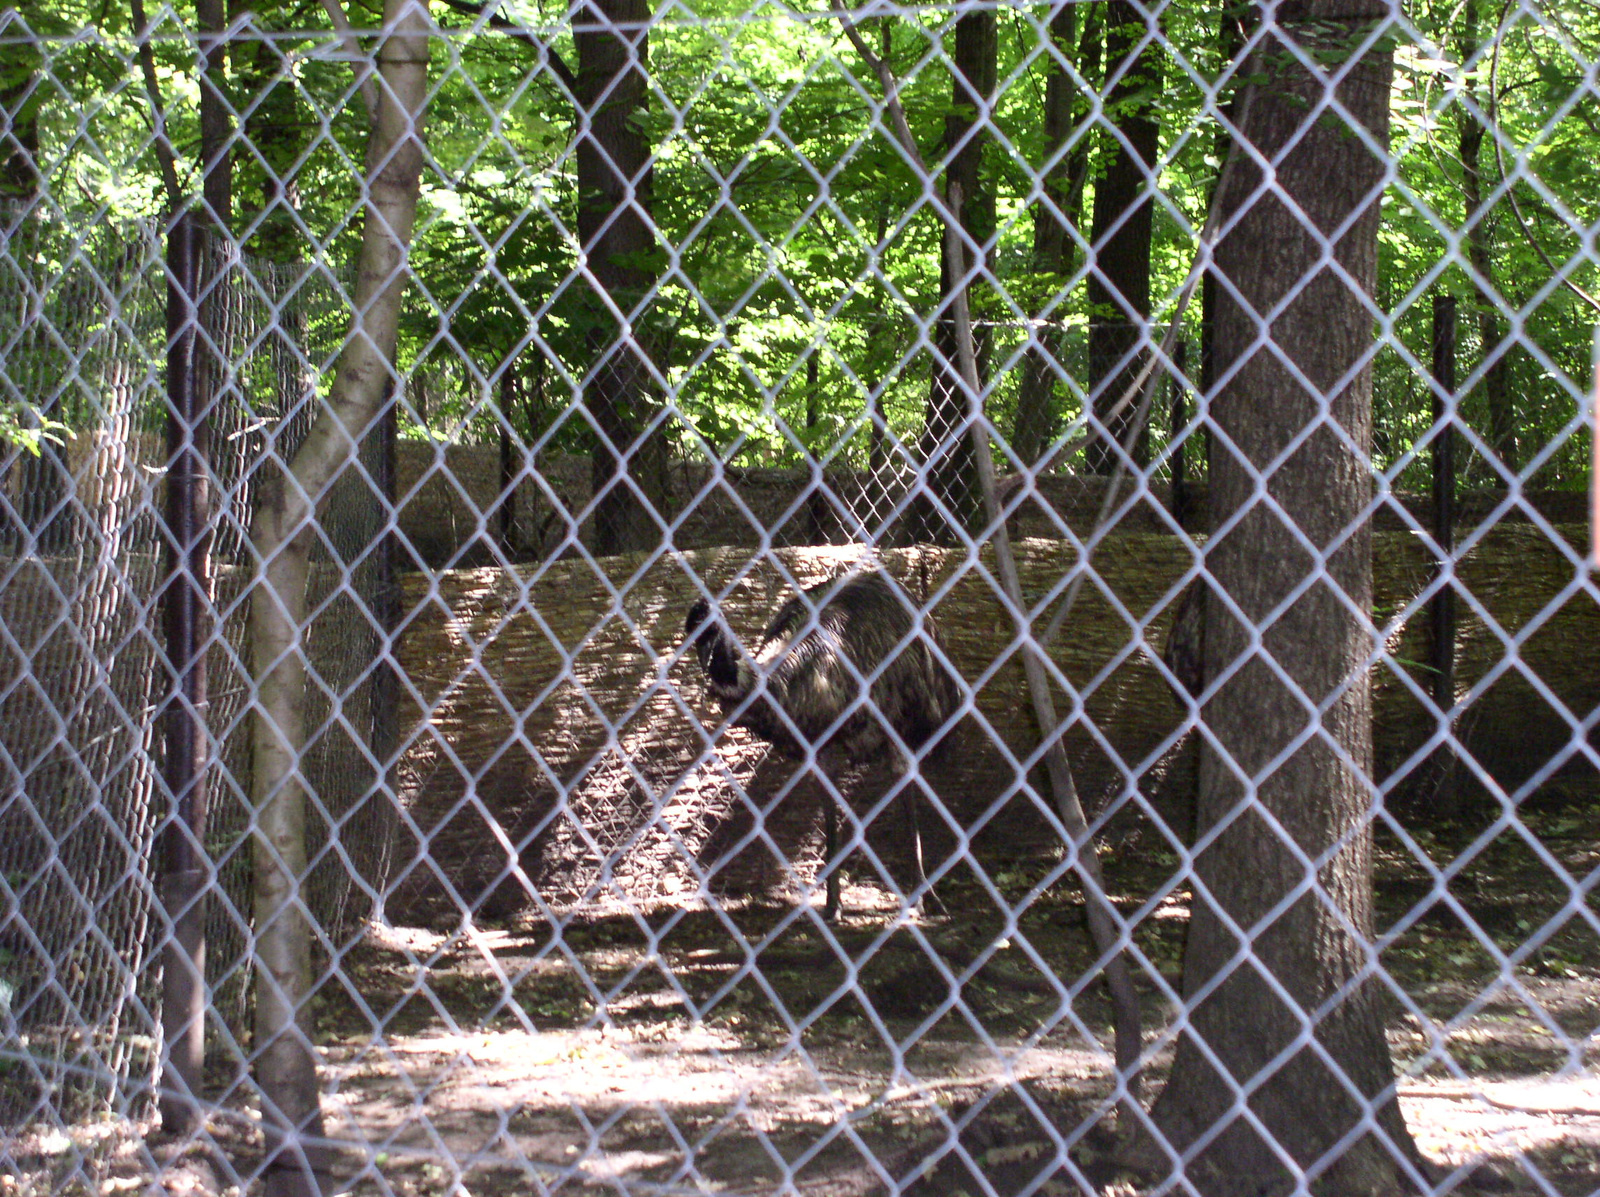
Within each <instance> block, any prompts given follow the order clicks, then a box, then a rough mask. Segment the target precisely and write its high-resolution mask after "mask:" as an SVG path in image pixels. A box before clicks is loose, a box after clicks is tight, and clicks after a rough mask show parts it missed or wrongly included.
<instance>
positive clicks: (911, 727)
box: [684, 572, 961, 919]
mask: <svg viewBox="0 0 1600 1197" xmlns="http://www.w3.org/2000/svg"><path fill="white" fill-rule="evenodd" d="M684 632H685V634H686V635H687V636H688V637H689V638H691V639H692V640H693V642H694V651H695V656H696V657H697V658H698V659H699V661H700V666H701V668H702V669H704V670H705V674H706V680H707V682H708V684H709V688H710V690H711V693H712V694H713V695H714V696H715V697H716V698H717V700H718V701H719V702H720V703H721V704H722V707H723V709H724V710H726V711H729V712H733V713H734V723H735V724H736V725H737V726H740V727H747V728H749V729H750V730H751V731H753V732H754V733H755V734H756V735H758V736H760V737H761V738H762V739H764V740H767V741H769V742H770V743H771V744H772V745H773V746H774V747H775V748H777V749H778V750H779V751H780V752H783V753H785V754H786V755H788V756H792V757H802V756H804V755H805V746H806V744H808V743H809V744H813V745H815V746H816V747H817V750H818V753H819V757H820V759H821V762H822V764H823V768H824V769H826V770H827V771H828V772H836V771H842V770H843V769H845V768H848V767H849V766H851V765H859V764H864V763H867V762H870V761H872V760H873V759H874V758H879V759H881V758H882V757H883V755H884V753H885V752H887V753H888V754H889V760H888V762H887V763H888V764H889V765H890V767H891V768H892V769H893V770H894V772H896V773H901V772H903V771H904V769H905V766H906V764H907V756H906V753H907V752H908V751H909V752H911V753H920V752H922V751H923V750H924V749H925V748H926V747H927V746H928V744H929V742H930V741H931V740H935V738H936V737H937V738H938V741H939V742H942V741H943V735H942V734H941V733H942V732H943V731H945V730H947V729H946V727H945V725H946V724H947V723H948V722H949V720H950V718H951V716H952V715H953V714H954V713H955V711H956V708H957V707H958V706H959V705H960V701H961V697H960V691H959V690H958V688H957V686H956V682H955V679H954V678H953V677H952V676H951V674H950V672H949V671H948V669H947V667H946V666H945V665H944V663H943V662H942V661H941V660H940V657H939V654H937V653H935V652H934V651H933V650H932V648H931V647H930V643H932V644H937V643H938V630H937V628H935V627H934V625H933V623H932V621H931V620H925V621H924V623H923V626H922V629H921V630H920V632H919V630H918V628H917V624H916V621H915V620H914V619H913V618H912V616H911V613H910V611H908V610H907V608H906V604H905V600H904V599H903V598H902V597H901V595H900V594H899V593H898V592H897V591H896V589H895V588H894V586H893V585H892V584H891V583H890V582H889V580H888V579H887V578H886V577H885V576H884V575H883V574H881V573H877V572H873V573H866V574H861V575H858V576H856V577H853V578H850V579H848V580H847V581H844V582H825V583H823V584H822V585H820V586H813V587H810V588H809V589H807V590H806V591H805V592H804V593H803V594H801V595H798V596H796V597H794V598H792V599H790V600H789V601H788V602H786V603H785V604H784V605H783V606H782V607H780V608H779V609H778V614H777V615H776V616H775V617H774V618H773V620H772V623H771V624H769V625H768V627H767V630H766V631H765V632H763V633H762V635H761V639H760V640H759V641H758V642H757V643H756V645H755V647H754V650H753V651H751V652H746V651H745V649H744V648H742V647H741V645H740V644H739V642H738V641H737V640H735V639H734V637H733V636H731V635H730V634H729V633H728V631H727V629H726V628H725V627H724V626H723V625H722V623H721V621H720V620H719V619H715V618H713V616H712V613H711V606H710V604H709V603H707V602H706V600H705V599H703V598H702V599H699V600H697V601H696V602H695V604H694V605H693V606H692V607H690V608H689V617H688V619H687V620H686V621H685V624H684ZM763 683H765V684H763ZM891 730H892V733H893V734H892V735H891V734H890V733H891ZM938 747H939V744H938V743H935V744H934V746H933V749H932V750H931V751H935V752H936V751H937V749H938ZM899 784H900V785H901V787H902V789H901V806H902V809H903V810H904V812H905V817H906V824H907V830H908V832H909V834H910V839H911V849H912V857H913V864H914V865H915V868H916V886H917V892H918V893H919V894H921V893H924V892H926V893H927V894H928V896H930V897H931V896H932V893H931V891H929V890H928V888H927V874H926V872H925V870H924V868H923V863H922V835H921V831H920V829H919V826H918V819H917V808H916V801H915V795H914V790H915V788H916V787H915V785H914V783H913V781H912V779H909V778H902V779H900V782H899ZM824 810H825V814H826V820H825V827H826V853H827V858H826V860H825V861H824V863H823V869H824V870H825V872H826V874H827V893H828V897H827V905H826V906H825V908H824V911H823V916H824V917H825V918H829V919H831V918H833V917H834V916H835V915H836V914H837V913H838V909H839V874H838V867H837V866H838V861H837V860H836V851H837V840H838V809H837V807H836V805H835V804H834V803H833V802H832V801H827V802H826V804H825V807H824ZM935 901H937V899H935Z"/></svg>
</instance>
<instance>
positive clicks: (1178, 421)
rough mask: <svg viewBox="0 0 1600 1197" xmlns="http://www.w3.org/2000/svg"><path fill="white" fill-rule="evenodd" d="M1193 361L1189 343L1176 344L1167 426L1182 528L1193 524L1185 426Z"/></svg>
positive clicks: (1174, 500) (1174, 503)
mask: <svg viewBox="0 0 1600 1197" xmlns="http://www.w3.org/2000/svg"><path fill="white" fill-rule="evenodd" d="M1188 361H1189V342H1187V341H1179V342H1178V343H1177V344H1176V345H1174V346H1173V347H1172V367H1173V374H1172V417H1171V422H1170V423H1169V424H1168V425H1167V428H1168V430H1169V434H1170V436H1171V438H1172V442H1173V443H1172V519H1173V521H1174V522H1175V523H1176V524H1177V525H1178V527H1180V528H1187V527H1188V526H1189V515H1190V511H1191V509H1192V508H1193V506H1194V495H1193V494H1192V493H1191V492H1190V490H1189V454H1188V448H1189V441H1188V438H1187V437H1185V438H1184V439H1182V440H1179V439H1178V438H1179V437H1182V436H1183V428H1184V425H1185V424H1187V423H1188V422H1189V389H1188V380H1187V371H1186V366H1187V364H1188Z"/></svg>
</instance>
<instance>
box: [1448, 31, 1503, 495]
mask: <svg viewBox="0 0 1600 1197" xmlns="http://www.w3.org/2000/svg"><path fill="white" fill-rule="evenodd" d="M1461 20H1462V22H1463V24H1462V30H1461V36H1460V38H1459V39H1457V42H1458V51H1457V52H1458V53H1459V54H1460V55H1461V61H1462V62H1466V61H1468V60H1469V59H1470V58H1472V57H1473V56H1474V55H1475V54H1477V52H1478V0H1467V3H1466V5H1465V6H1464V7H1463V9H1462V13H1461ZM1467 94H1468V95H1469V96H1472V98H1473V99H1474V101H1475V103H1474V105H1473V107H1472V108H1471V109H1469V108H1468V107H1467V106H1466V105H1464V104H1463V105H1457V107H1456V120H1457V122H1458V124H1457V132H1458V137H1459V142H1458V145H1459V150H1460V154H1461V196H1462V199H1463V200H1464V201H1465V206H1466V212H1465V214H1464V216H1463V219H1464V222H1465V224H1464V228H1465V230H1466V238H1467V260H1468V261H1469V262H1470V263H1471V264H1472V270H1473V274H1474V278H1473V280H1472V289H1473V295H1474V296H1475V298H1476V304H1475V306H1476V308H1477V322H1478V345H1479V352H1480V353H1481V354H1482V355H1483V360H1484V362H1485V363H1486V365H1485V367H1484V371H1483V383H1482V385H1483V398H1484V406H1485V407H1487V408H1488V413H1489V444H1490V446H1491V447H1492V448H1493V449H1494V451H1495V454H1496V455H1497V456H1498V457H1499V458H1500V463H1501V465H1503V466H1504V467H1505V468H1506V469H1508V470H1515V469H1516V468H1517V415H1516V408H1515V400H1514V398H1513V396H1512V394H1511V390H1510V387H1509V386H1508V385H1507V381H1508V380H1507V378H1506V352H1507V347H1506V346H1505V344H1504V341H1505V334H1504V333H1503V332H1502V331H1501V324H1500V312H1499V307H1498V300H1499V295H1500V292H1499V288H1498V287H1497V286H1496V284H1495V277H1494V254H1493V251H1492V247H1491V236H1490V232H1491V230H1490V221H1489V213H1488V212H1485V211H1484V207H1483V133H1484V129H1483V122H1482V119H1481V118H1480V117H1479V116H1478V113H1480V112H1482V111H1483V105H1482V101H1481V100H1480V99H1479V97H1478V96H1477V95H1476V92H1475V89H1474V88H1473V87H1472V86H1471V84H1470V83H1469V84H1468V87H1467ZM1494 480H1495V481H1496V482H1499V481H1500V477H1499V474H1498V473H1496V474H1495V475H1494Z"/></svg>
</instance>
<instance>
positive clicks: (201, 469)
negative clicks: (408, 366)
mask: <svg viewBox="0 0 1600 1197" xmlns="http://www.w3.org/2000/svg"><path fill="white" fill-rule="evenodd" d="M204 246H205V235H204V232H203V230H202V228H201V226H200V222H199V221H198V220H197V219H196V218H195V216H194V214H193V213H190V212H185V213H183V214H181V215H180V216H178V218H177V219H176V221H175V222H174V223H173V226H172V231H171V233H170V234H169V237H168V241H167V402H168V409H167V476H166V500H167V501H166V513H165V520H166V579H165V586H164V590H163V594H162V608H163V614H164V617H165V625H166V655H167V663H168V669H169V671H170V673H169V676H170V678H171V687H172V688H171V690H170V692H169V695H168V699H167V703H166V708H165V710H164V711H163V718H162V723H163V729H164V732H165V755H164V758H163V773H164V777H165V780H166V784H167V792H168V793H169V794H170V795H171V797H172V802H173V811H172V817H171V820H170V821H169V822H168V823H167V826H166V832H165V836H164V843H163V874H162V900H163V902H164V904H165V907H166V914H167V922H168V926H169V928H170V930H169V933H168V938H167V942H166V945H165V950H164V952H163V959H164V965H165V967H164V972H163V977H162V1003H161V1026H162V1033H163V1040H164V1048H163V1062H164V1064H165V1068H164V1070H163V1079H162V1086H161V1100H160V1109H161V1122H162V1126H163V1127H164V1128H166V1129H167V1130H168V1131H170V1132H173V1133H177V1134H183V1133H187V1132H188V1131H190V1130H192V1129H193V1128H194V1127H195V1125H196V1123H197V1121H198V1120H199V1116H200V1095H201V1093H202V1092H203V1089H204V1067H205V950H206V946H205V904H204V901H203V898H204V895H205V892H206V890H207V876H208V869H207V864H206V850H205V834H206V805H207V792H206V769H207V764H208V761H209V758H210V751H209V748H208V739H207V734H206V726H205V709H206V699H207V695H206V647H207V645H208V643H209V641H210V635H211V627H210V623H211V621H210V618H209V615H208V612H207V606H208V603H209V596H210V592H211V587H210V574H211V563H210V543H211V537H210V522H211V518H210V517H211V512H210V505H211V504H210V487H209V479H208V476H207V461H208V457H209V444H208V442H209V436H208V430H207V426H206V420H207V412H206V410H205V404H204V400H205V395H204V393H203V388H202V387H201V385H200V355H199V336H198V334H199V329H200V316H199V306H200V297H199V290H200V286H199V284H200V267H201V262H202V259H203V258H204Z"/></svg>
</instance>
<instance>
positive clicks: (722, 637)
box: [683, 597, 739, 688]
mask: <svg viewBox="0 0 1600 1197" xmlns="http://www.w3.org/2000/svg"><path fill="white" fill-rule="evenodd" d="M683 634H684V638H685V639H687V640H692V641H693V642H694V655H695V657H696V659H697V660H699V662H700V668H701V669H703V670H705V674H706V676H707V677H708V678H710V679H711V681H712V682H713V683H715V684H716V685H717V686H719V687H723V688H727V687H732V686H737V685H738V681H739V665H738V656H737V653H736V651H735V649H734V645H733V641H732V639H731V638H730V637H729V636H728V635H727V633H726V632H724V631H723V630H722V629H721V628H719V627H718V626H717V624H716V621H715V620H713V619H712V617H711V604H710V603H708V602H706V600H705V599H704V598H703V597H702V598H697V599H695V601H694V603H693V605H692V606H690V608H689V617H688V618H687V619H685V620H684V621H683Z"/></svg>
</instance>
